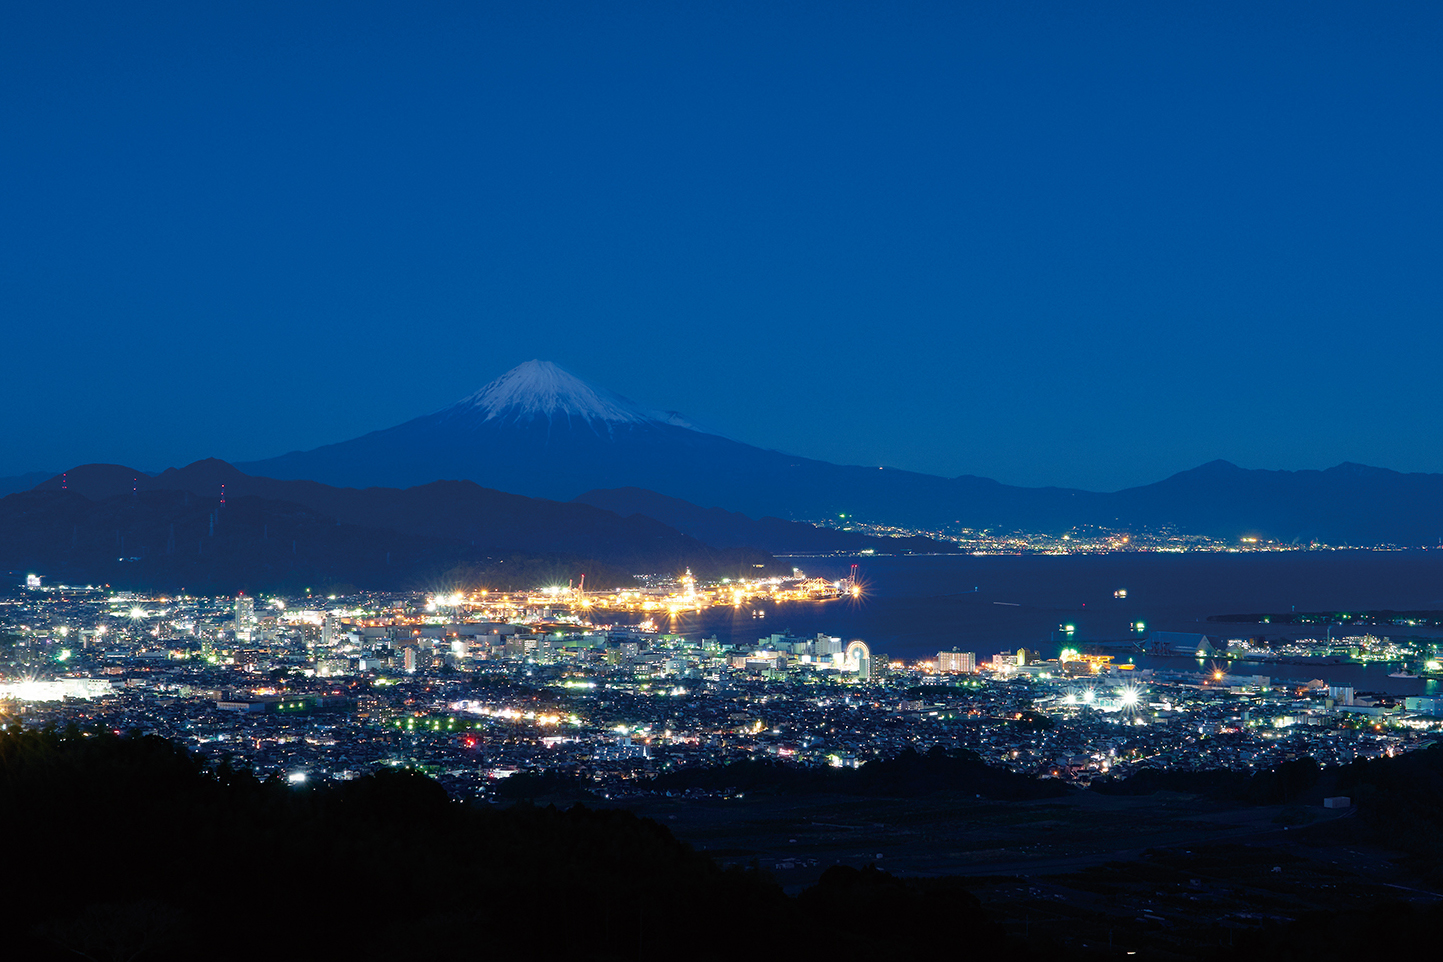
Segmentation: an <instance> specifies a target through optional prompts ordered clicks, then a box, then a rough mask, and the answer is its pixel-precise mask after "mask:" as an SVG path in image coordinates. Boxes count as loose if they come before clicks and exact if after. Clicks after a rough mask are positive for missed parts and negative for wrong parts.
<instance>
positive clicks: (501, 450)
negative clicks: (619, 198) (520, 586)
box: [240, 361, 1443, 545]
mask: <svg viewBox="0 0 1443 962" xmlns="http://www.w3.org/2000/svg"><path fill="white" fill-rule="evenodd" d="M240 467H241V468H243V469H244V470H247V471H251V472H255V473H258V474H265V475H267V476H271V477H278V478H314V479H318V480H320V481H324V482H326V483H330V484H343V485H352V486H362V485H375V484H387V485H417V484H424V483H426V482H429V481H432V480H434V479H435V478H438V477H451V478H468V479H471V480H473V481H476V482H477V483H479V484H483V485H487V486H490V487H495V488H500V489H502V490H507V491H517V492H522V493H525V494H528V495H532V496H537V497H546V498H551V499H558V500H564V499H572V498H575V499H578V500H583V501H584V500H587V499H591V498H595V497H598V496H597V495H595V493H594V492H596V491H598V490H616V489H627V488H639V489H645V490H649V491H654V492H658V493H660V494H661V495H664V496H666V497H668V498H676V499H680V500H683V501H687V502H691V503H692V504H695V505H700V506H703V508H704V509H705V508H710V507H714V506H716V507H721V508H723V509H725V510H726V511H730V512H740V513H742V514H745V515H747V516H749V517H750V518H763V517H774V518H778V519H792V520H795V519H803V520H805V519H815V518H826V517H837V516H838V515H840V514H846V515H848V516H851V517H856V518H858V519H859V520H862V521H867V522H873V523H883V524H895V525H899V526H906V527H913V528H922V529H931V530H942V529H947V528H955V527H964V526H965V527H970V528H974V529H979V530H982V529H990V530H994V531H1033V532H1058V533H1060V532H1063V531H1067V530H1069V529H1071V528H1074V527H1077V526H1083V525H1098V526H1103V527H1107V528H1112V529H1117V530H1137V529H1143V528H1147V529H1162V528H1172V529H1175V530H1177V531H1178V532H1180V533H1184V534H1198V535H1207V536H1211V537H1216V538H1223V539H1235V538H1238V537H1242V536H1245V535H1254V536H1257V537H1261V538H1265V539H1271V540H1276V541H1280V542H1287V543H1310V542H1315V541H1316V542H1323V543H1327V544H1352V545H1377V544H1398V545H1432V544H1437V543H1438V542H1439V539H1440V537H1443V475H1438V474H1402V473H1399V472H1396V471H1388V470H1385V469H1381V468H1369V467H1365V466H1363V465H1355V464H1342V465H1338V466H1337V467H1334V468H1329V469H1327V470H1325V471H1251V470H1244V469H1242V468H1238V467H1236V466H1235V465H1231V464H1229V463H1227V462H1222V461H1219V462H1213V463H1211V464H1206V465H1203V466H1201V467H1199V468H1195V469H1193V470H1191V471H1184V472H1181V473H1179V474H1176V475H1173V476H1172V477H1170V478H1167V479H1165V480H1163V481H1159V482H1157V483H1155V484H1150V485H1143V486H1140V487H1136V488H1129V489H1126V490H1122V491H1115V492H1108V493H1100V492H1092V491H1081V490H1076V489H1069V488H1023V487H1016V486H1011V485H1005V484H1001V483H999V482H997V481H992V480H989V479H987V478H979V477H973V476H969V475H963V476H960V477H955V478H943V477H936V476H933V475H925V474H918V473H915V472H911V471H901V470H896V469H893V468H877V467H860V466H856V465H836V464H829V463H826V462H823V461H816V460H812V459H809V458H803V457H798V456H795V455H789V454H784V453H782V452H778V451H767V450H763V449H761V448H757V447H753V446H751V445H748V444H743V443H741V442H738V441H734V440H731V439H729V438H725V437H722V436H720V435H717V434H712V433H709V432H706V431H703V430H699V429H696V428H695V427H693V426H691V425H689V424H688V423H687V422H685V421H684V420H683V419H681V418H680V417H678V416H676V415H674V414H659V413H657V412H651V411H648V410H646V409H644V408H642V407H640V406H638V405H635V404H634V403H633V402H630V401H628V400H627V399H625V398H622V397H619V396H617V395H613V394H610V393H608V392H606V391H603V390H601V389H598V388H594V387H592V386H591V385H588V384H586V383H585V382H583V381H581V380H580V379H578V378H575V377H573V376H571V375H569V374H567V373H566V372H565V371H562V370H561V369H560V368H557V367H556V366H555V365H552V364H548V363H546V362H540V361H531V362H528V363H527V364H523V365H521V366H520V367H518V368H516V369H514V370H512V371H510V372H508V373H507V374H505V375H503V376H502V377H501V378H498V379H497V380H496V381H494V382H492V383H491V384H489V385H487V386H486V387H485V388H483V389H482V390H481V391H479V392H477V394H475V395H473V396H472V397H470V398H467V399H465V400H463V401H461V402H459V403H457V404H456V405H453V406H452V407H450V408H447V409H446V410H444V411H440V412H437V413H436V414H432V415H427V416H425V417H421V418H416V419H415V420H412V421H408V422H406V423H405V424H401V425H398V426H396V427H393V428H388V429H386V430H384V431H377V432H373V433H372V434H368V435H365V436H363V437H360V438H355V439H353V440H350V441H344V442H341V443H339V444H332V445H327V446H324V447H321V448H316V449H315V450H312V451H305V452H291V453H290V454H286V455H282V456H281V457H278V458H272V459H269V460H267V461H260V462H251V463H249V464H242V465H240ZM655 505H656V503H655V502H654V503H653V508H652V510H655V511H658V512H664V508H663V507H657V506H655ZM688 516H690V514H688ZM677 517H678V520H679V519H680V515H678V516H677ZM695 520H696V523H697V524H698V527H697V528H696V530H698V531H700V530H705V526H704V525H703V522H704V521H705V519H704V518H696V519H695ZM688 523H690V522H688Z"/></svg>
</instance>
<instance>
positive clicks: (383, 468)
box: [237, 360, 948, 518]
mask: <svg viewBox="0 0 1443 962" xmlns="http://www.w3.org/2000/svg"><path fill="white" fill-rule="evenodd" d="M237 467H239V468H240V469H241V470H243V471H245V472H247V473H249V474H258V475H264V476H266V477H271V478H286V479H301V478H304V479H308V480H313V481H321V482H324V483H326V484H333V485H343V486H349V487H370V486H388V487H410V486H413V485H418V484H426V483H429V482H431V481H435V480H438V479H466V480H470V481H475V482H476V483H478V484H481V485H484V486H486V487H491V488H498V489H500V490H503V491H511V492H515V493H518V494H526V495H528V496H530V497H541V498H551V499H557V500H565V499H570V498H574V497H576V496H577V495H580V494H582V493H583V492H587V491H591V490H593V489H598V488H630V487H635V488H645V489H650V490H654V491H661V492H664V493H665V494H667V495H670V496H673V497H678V498H684V499H686V500H688V501H692V502H696V503H698V504H704V505H708V506H711V505H725V506H726V507H728V508H731V509H733V510H739V511H743V512H747V513H750V514H754V515H776V516H779V517H784V518H797V517H815V516H818V515H824V514H827V513H830V512H831V511H832V510H833V508H834V507H835V506H838V505H840V506H841V507H840V508H837V510H839V511H846V510H847V508H848V507H850V506H851V505H852V504H853V502H854V501H855V500H856V499H857V498H858V497H859V496H861V495H862V494H863V493H864V492H866V491H867V490H868V489H869V488H872V487H876V485H875V484H874V483H871V484H869V482H873V481H874V479H873V478H872V475H875V474H878V473H879V472H878V471H877V470H876V469H875V468H872V469H868V468H849V467H840V466H837V465H832V464H828V463H826V462H822V461H812V460H809V459H806V458H798V457H794V456H792V455H787V454H782V453H779V452H776V451H767V450H763V449H762V448H757V447H753V446H752V445H749V444H743V443H741V442H738V441H734V440H732V439H730V438H727V437H724V436H722V435H720V434H718V433H715V432H712V431H709V430H706V429H704V428H701V427H698V426H697V425H695V424H693V423H691V422H690V421H688V420H687V419H685V418H684V417H682V416H681V415H679V414H677V413H676V412H674V411H655V410H652V409H650V408H647V407H644V406H643V405H640V404H637V403H636V402H634V401H632V400H630V399H628V398H625V397H622V396H621V395H619V394H615V393H612V392H611V391H607V390H605V389H603V388H598V387H595V386H593V385H590V384H587V383H586V382H585V381H583V380H581V379H580V378H578V377H576V376H575V375H573V374H571V373H569V372H567V371H565V370H563V369H562V368H560V367H558V366H557V365H555V364H552V363H550V362H548V361H539V360H538V361H527V362H526V363H525V364H522V365H520V366H518V367H516V368H513V369H512V370H510V371H507V372H506V373H505V374H503V375H501V376H500V377H498V378H497V379H496V380H494V381H492V382H491V383H489V384H487V385H486V386H485V387H483V388H481V390H479V391H477V392H476V393H475V394H472V395H471V396H470V397H467V398H463V399H462V400H460V401H458V402H457V403H455V404H453V405H451V406H450V407H448V408H446V409H444V410H442V411H438V412H436V413H434V414H429V415H426V416H424V417H420V418H416V419H414V420H412V421H407V422H406V423H404V424H400V425H397V426H396V427H393V428H387V429H385V430H382V431H375V432H372V433H370V434H367V435H364V436H362V437H359V438H355V439H353V440H350V441H343V442H340V443H339V444H331V445H326V446H325V447H320V448H316V449H314V450H311V451H295V452H291V453H289V454H284V455H281V456H280V457H276V458H270V459H268V460H264V461H251V462H246V463H240V464H237ZM912 477H915V478H918V479H921V478H926V477H927V476H925V475H913V476H912ZM932 480H935V481H936V482H938V483H940V484H942V485H946V484H947V483H948V482H947V481H946V480H945V479H942V478H936V479H932ZM879 494H881V493H880V492H879ZM893 500H895V499H894V498H892V497H891V496H889V495H886V494H882V496H881V497H878V498H876V499H875V504H876V507H878V508H880V507H882V505H884V504H887V503H889V502H891V501H893Z"/></svg>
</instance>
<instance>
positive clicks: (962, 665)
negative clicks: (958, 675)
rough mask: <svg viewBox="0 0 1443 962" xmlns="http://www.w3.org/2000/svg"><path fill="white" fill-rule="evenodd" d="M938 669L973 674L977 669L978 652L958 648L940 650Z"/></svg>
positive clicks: (938, 653)
mask: <svg viewBox="0 0 1443 962" xmlns="http://www.w3.org/2000/svg"><path fill="white" fill-rule="evenodd" d="M937 670H938V671H940V672H966V673H967V674H971V673H972V672H974V671H976V670H977V653H976V652H975V651H958V650H957V649H956V648H953V649H952V650H951V651H939V652H937Z"/></svg>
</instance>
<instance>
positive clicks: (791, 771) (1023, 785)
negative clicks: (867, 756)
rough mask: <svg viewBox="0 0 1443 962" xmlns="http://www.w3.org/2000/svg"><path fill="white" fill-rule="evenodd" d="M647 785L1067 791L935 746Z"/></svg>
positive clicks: (857, 791)
mask: <svg viewBox="0 0 1443 962" xmlns="http://www.w3.org/2000/svg"><path fill="white" fill-rule="evenodd" d="M648 787H649V788H652V789H655V790H656V791H671V792H683V791H686V790H687V789H700V790H703V791H721V790H723V789H727V788H734V789H736V790H737V791H740V792H774V793H777V794H789V795H804V794H818V793H834V794H838V795H876V796H892V797H903V798H906V797H915V796H918V795H928V794H931V793H932V792H967V793H971V794H975V795H982V796H984V797H986V798H995V799H1009V800H1023V799H1033V798H1056V797H1057V796H1059V795H1065V794H1067V792H1068V788H1067V786H1065V785H1064V784H1062V783H1061V782H1058V781H1055V780H1052V779H1045V780H1039V779H1036V778H1032V777H1029V776H1027V775H1020V774H1018V773H1016V772H1012V771H1008V770H1007V769H1005V768H994V767H992V766H991V765H988V764H987V763H986V762H984V761H983V760H982V758H981V756H980V755H978V754H977V753H976V752H971V751H967V750H966V749H950V750H949V749H944V748H943V747H942V746H940V745H938V746H934V747H933V748H932V750H931V751H929V752H927V753H926V754H925V755H924V754H921V753H919V752H915V751H912V750H910V749H909V750H907V751H905V752H902V753H901V754H900V755H898V756H897V757H895V758H890V759H887V760H885V761H874V762H868V763H867V764H865V765H863V766H861V767H860V768H830V767H828V768H821V767H803V766H799V765H788V764H785V763H783V762H773V761H741V762H733V763H732V764H730V765H721V766H717V767H711V768H688V769H682V770H681V771H677V772H667V773H665V774H662V775H658V776H657V777H656V778H655V779H653V780H652V781H651V782H650V783H649V785H648Z"/></svg>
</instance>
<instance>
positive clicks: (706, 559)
mask: <svg viewBox="0 0 1443 962" xmlns="http://www.w3.org/2000/svg"><path fill="white" fill-rule="evenodd" d="M222 498H224V504H222ZM668 500H669V499H668ZM671 510H673V511H674V512H675V513H676V514H677V515H678V516H685V515H686V514H687V513H688V511H690V513H692V514H699V515H705V514H706V512H703V511H702V509H700V508H697V507H696V506H694V505H685V504H683V503H677V504H675V505H672V506H671ZM749 526H751V527H754V528H757V529H758V530H759V531H760V532H763V533H764V534H765V535H766V537H765V538H763V537H761V536H760V534H759V535H758V537H749V536H748V532H749V531H750V530H751V528H750V527H749ZM707 530H708V531H710V532H711V533H714V534H716V535H717V536H718V537H717V543H716V544H713V543H709V542H707V541H705V540H703V539H701V538H698V537H696V536H694V535H692V534H690V533H689V532H684V531H682V530H678V528H676V527H673V526H671V525H668V524H665V523H663V522H661V521H658V520H656V519H655V518H653V517H649V516H646V515H644V514H642V513H638V512H636V511H630V510H628V511H625V512H624V514H619V513H616V512H613V511H611V510H609V509H607V508H604V507H599V506H595V505H591V504H586V503H581V502H575V503H565V502H556V501H548V500H544V499H537V498H528V497H524V496H521V495H516V494H508V493H506V492H503V491H495V490H492V489H488V488H483V487H481V486H480V485H478V484H475V483H474V482H470V481H433V482H432V483H430V484H426V485H420V486H416V487H412V488H407V489H396V488H368V489H364V490H359V489H354V488H337V487H331V486H329V485H325V484H320V483H317V482H314V481H295V480H277V479H273V478H264V477H255V476H252V475H248V474H246V473H244V472H242V471H240V470H238V469H236V468H235V467H233V466H232V465H230V464H227V463H226V462H224V461H218V460H214V459H211V460H206V461H198V462H196V463H194V464H191V465H189V466H187V467H185V468H179V469H176V468H172V469H170V470H167V471H165V472H163V473H161V474H159V475H157V476H155V477H151V476H149V475H146V474H145V473H143V472H141V471H137V470H135V469H133V468H128V467H124V466H121V465H110V464H92V465H84V466H82V467H78V468H73V469H71V470H70V471H67V472H65V473H64V474H60V475H56V476H54V477H52V478H49V479H47V480H45V481H44V482H42V483H41V484H40V485H38V486H37V487H36V488H34V489H33V490H31V491H27V492H23V493H17V494H12V495H10V496H8V497H5V498H3V499H0V567H4V568H11V569H15V568H25V567H30V568H36V569H39V570H44V571H46V572H48V573H50V574H51V576H52V578H53V579H59V580H66V579H67V578H68V579H69V580H92V581H94V580H100V581H105V582H109V583H117V584H122V583H123V584H129V585H141V586H147V587H158V588H166V589H168V590H174V589H177V588H180V587H188V588H191V589H192V590H201V589H202V588H207V589H209V588H216V589H219V590H233V589H235V588H238V587H239V588H244V587H250V588H253V589H254V588H277V587H287V588H291V589H294V588H297V587H312V586H318V585H328V584H337V583H344V584H353V585H356V586H359V587H374V588H411V587H426V586H428V585H429V584H435V583H440V582H444V581H448V580H449V581H464V582H469V583H478V582H479V583H484V584H489V585H492V586H494V587H499V588H504V587H531V586H534V585H536V584H538V583H544V582H545V581H548V580H557V579H559V580H560V581H561V582H563V583H564V582H566V581H568V580H571V579H573V578H576V577H579V575H580V574H582V573H587V574H589V575H590V583H592V584H597V585H607V584H619V583H630V579H631V576H632V575H633V574H649V573H661V574H674V573H680V572H681V571H683V570H685V569H686V568H688V567H690V568H692V569H693V570H694V571H695V573H697V574H698V575H723V574H729V575H732V576H736V575H740V574H748V575H756V574H769V573H778V572H786V571H789V570H790V565H778V564H777V563H776V562H775V561H774V559H773V558H772V556H771V554H770V551H769V550H768V549H765V548H760V547H758V546H759V545H760V544H762V543H763V542H764V541H765V543H767V544H771V545H773V546H774V547H773V549H772V550H794V551H797V550H821V551H842V550H860V549H864V548H874V549H876V548H882V549H884V550H948V549H949V548H952V546H949V545H944V544H940V543H938V542H933V541H928V540H926V539H896V540H895V541H894V540H893V539H882V538H866V537H861V536H858V535H855V534H851V533H848V532H841V531H831V530H829V529H826V528H816V527H814V526H812V525H807V524H799V523H793V522H784V521H777V520H776V519H767V520H766V521H765V522H756V521H753V520H752V519H750V518H746V517H743V516H739V515H738V516H731V517H729V518H728V519H726V520H724V521H723V522H722V523H716V522H715V521H714V522H713V523H711V524H710V525H708V526H707ZM859 538H860V540H859ZM952 550H955V549H952ZM508 566H509V567H508Z"/></svg>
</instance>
